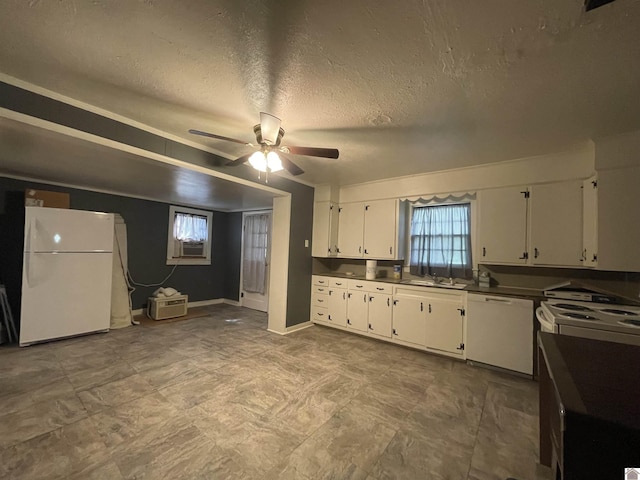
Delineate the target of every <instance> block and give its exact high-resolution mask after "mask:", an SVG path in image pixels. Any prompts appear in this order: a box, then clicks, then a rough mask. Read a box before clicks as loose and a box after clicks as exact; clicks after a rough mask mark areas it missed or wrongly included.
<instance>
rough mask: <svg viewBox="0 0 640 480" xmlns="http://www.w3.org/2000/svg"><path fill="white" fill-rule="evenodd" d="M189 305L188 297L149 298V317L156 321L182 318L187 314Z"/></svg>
mask: <svg viewBox="0 0 640 480" xmlns="http://www.w3.org/2000/svg"><path fill="white" fill-rule="evenodd" d="M188 304H189V296H188V295H173V296H171V297H149V300H148V302H147V316H148V317H150V318H152V319H154V320H164V319H166V318H174V317H181V316H183V315H186V314H187V305H188Z"/></svg>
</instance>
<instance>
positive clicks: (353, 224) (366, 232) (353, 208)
mask: <svg viewBox="0 0 640 480" xmlns="http://www.w3.org/2000/svg"><path fill="white" fill-rule="evenodd" d="M339 211H340V220H339V226H338V256H339V257H351V258H371V259H379V260H397V259H401V258H403V257H404V232H405V228H406V225H405V223H404V221H405V215H404V204H403V203H401V202H400V201H399V200H396V199H391V200H375V201H371V202H354V203H344V204H342V205H340V210H339Z"/></svg>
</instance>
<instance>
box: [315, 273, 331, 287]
mask: <svg viewBox="0 0 640 480" xmlns="http://www.w3.org/2000/svg"><path fill="white" fill-rule="evenodd" d="M329 280H330V278H329V277H322V276H320V275H312V276H311V281H312V282H313V284H314V285H324V286H325V287H328V286H329Z"/></svg>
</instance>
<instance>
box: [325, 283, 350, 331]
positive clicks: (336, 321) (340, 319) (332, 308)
mask: <svg viewBox="0 0 640 480" xmlns="http://www.w3.org/2000/svg"><path fill="white" fill-rule="evenodd" d="M327 313H328V319H329V322H330V323H331V324H333V325H338V326H340V327H346V326H347V289H346V288H335V287H331V288H329V307H328V312H327Z"/></svg>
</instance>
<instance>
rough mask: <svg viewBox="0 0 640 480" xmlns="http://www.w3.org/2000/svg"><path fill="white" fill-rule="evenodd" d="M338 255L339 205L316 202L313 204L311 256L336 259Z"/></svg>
mask: <svg viewBox="0 0 640 480" xmlns="http://www.w3.org/2000/svg"><path fill="white" fill-rule="evenodd" d="M337 254H338V204H337V203H334V202H315V203H314V204H313V237H312V240H311V255H312V256H314V257H335V256H336V255H337Z"/></svg>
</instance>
